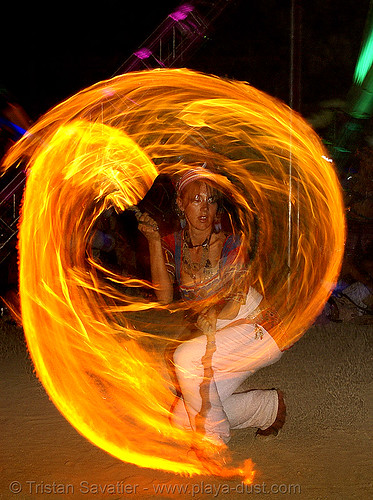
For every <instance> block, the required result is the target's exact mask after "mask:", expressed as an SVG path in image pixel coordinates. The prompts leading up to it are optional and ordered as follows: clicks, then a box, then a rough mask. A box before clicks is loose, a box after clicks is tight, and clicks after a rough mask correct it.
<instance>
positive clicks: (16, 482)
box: [0, 317, 373, 500]
mask: <svg viewBox="0 0 373 500" xmlns="http://www.w3.org/2000/svg"><path fill="white" fill-rule="evenodd" d="M0 333H1V342H0V355H1V360H0V361H1V365H0V369H1V378H0V385H1V429H2V430H1V441H2V444H1V449H2V454H1V480H0V498H1V499H13V498H14V499H16V498H17V499H30V498H31V499H34V498H35V499H38V498H61V499H70V498H71V499H74V500H75V499H87V498H89V499H96V498H97V499H101V498H112V499H119V498H132V499H135V498H136V499H138V498H157V499H168V498H175V497H178V498H197V499H211V498H221V499H237V500H238V499H242V498H248V497H249V498H253V497H254V498H257V499H261V498H269V497H273V496H274V497H276V498H277V497H281V498H302V500H306V499H307V500H308V499H312V500H317V499H320V500H321V499H328V500H329V499H338V500H340V499H342V500H343V499H346V500H350V499H359V500H364V499H368V498H369V499H370V498H373V488H372V465H373V458H372V449H373V447H372V431H373V422H372V418H371V416H372V413H373V382H372V359H373V324H372V321H371V320H370V321H369V320H368V321H367V320H365V324H357V323H351V322H350V323H329V324H325V325H319V326H313V327H312V328H311V329H310V330H309V331H308V332H307V333H306V334H305V336H304V337H303V338H302V339H301V340H300V341H299V342H298V343H297V344H296V345H295V346H294V347H293V348H292V349H290V350H289V351H287V352H286V353H285V354H284V356H283V357H282V359H281V360H280V361H279V362H278V363H277V364H275V365H273V366H271V367H268V368H265V369H262V370H261V371H259V372H258V373H256V374H255V375H254V376H253V377H251V378H250V379H249V380H248V381H247V383H246V384H245V388H271V387H280V388H281V389H283V390H284V391H285V394H286V402H287V407H288V418H287V422H286V424H285V426H284V428H283V430H282V431H281V433H280V434H279V435H278V436H277V437H268V438H263V437H255V431H254V430H253V429H245V430H240V431H235V432H234V434H233V437H232V440H231V443H230V447H231V449H232V450H233V453H234V456H235V457H237V458H239V459H245V458H248V457H251V458H252V460H253V461H254V463H255V464H256V469H257V471H258V472H257V476H256V480H255V485H254V486H252V487H248V486H247V487H244V486H242V484H240V483H239V482H237V481H225V480H221V481H219V480H218V479H215V478H211V477H209V476H205V477H193V478H184V477H178V476H176V475H173V474H170V473H165V472H162V471H155V470H150V469H141V468H139V467H137V466H134V465H131V464H127V463H123V462H121V461H119V460H117V459H116V458H113V457H112V456H110V455H108V454H106V453H105V452H104V451H102V450H100V449H99V448H97V447H95V446H93V445H92V444H90V443H89V442H88V441H87V440H86V439H84V438H83V437H82V436H81V435H80V434H78V433H77V432H76V431H75V430H74V429H73V428H72V427H71V426H70V424H69V423H68V422H67V421H66V420H65V419H64V418H63V417H62V416H61V415H60V413H59V412H58V411H57V409H56V408H55V407H54V405H53V404H52V403H51V402H50V401H49V399H48V396H47V395H46V393H45V392H44V389H43V387H42V386H41V385H40V383H39V382H38V380H37V379H36V377H35V376H34V374H33V369H32V365H31V362H30V361H29V359H28V356H27V352H26V348H25V346H24V342H23V333H22V330H21V329H20V328H18V327H15V326H14V325H11V324H10V323H9V318H6V317H5V318H1V322H0ZM162 489H163V491H162ZM12 490H13V492H12Z"/></svg>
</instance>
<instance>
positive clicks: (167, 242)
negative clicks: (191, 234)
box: [163, 231, 243, 301]
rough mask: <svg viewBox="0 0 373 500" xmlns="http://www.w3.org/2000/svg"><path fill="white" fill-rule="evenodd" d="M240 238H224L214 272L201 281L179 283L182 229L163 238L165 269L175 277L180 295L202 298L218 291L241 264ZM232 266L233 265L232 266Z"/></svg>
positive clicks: (186, 297)
mask: <svg viewBox="0 0 373 500" xmlns="http://www.w3.org/2000/svg"><path fill="white" fill-rule="evenodd" d="M240 245H241V240H240V237H239V236H238V235H233V234H230V235H228V236H227V238H226V239H225V242H224V245H223V248H222V252H221V258H220V261H219V266H218V267H217V269H216V273H215V274H213V275H212V276H211V277H209V278H208V279H207V280H205V281H202V282H201V283H196V284H193V285H184V284H181V265H182V260H183V259H182V257H183V255H182V252H183V231H179V232H178V233H172V234H170V235H167V236H165V237H164V238H163V248H164V251H165V256H166V268H167V271H168V272H169V273H170V274H171V275H172V276H173V278H174V279H176V281H177V283H178V285H179V290H180V294H181V297H182V298H183V299H184V300H185V301H188V300H193V301H196V300H197V301H198V300H204V299H206V298H208V297H211V296H213V295H215V294H216V293H218V292H219V291H220V290H222V289H223V288H224V286H225V285H226V284H227V282H228V281H230V279H232V277H233V272H234V268H237V266H238V265H240V264H243V261H242V258H241V257H240V252H239V250H240ZM233 266H234V267H233Z"/></svg>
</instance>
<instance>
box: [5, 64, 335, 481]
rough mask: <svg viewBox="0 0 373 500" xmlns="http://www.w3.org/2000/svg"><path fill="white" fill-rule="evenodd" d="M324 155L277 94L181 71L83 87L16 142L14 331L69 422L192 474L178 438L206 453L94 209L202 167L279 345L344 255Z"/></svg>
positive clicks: (158, 464) (229, 473)
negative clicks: (226, 209) (100, 243)
mask: <svg viewBox="0 0 373 500" xmlns="http://www.w3.org/2000/svg"><path fill="white" fill-rule="evenodd" d="M325 156H327V152H326V151H325V149H324V148H323V146H322V144H321V142H320V140H319V139H318V137H317V136H316V134H315V133H314V132H313V130H312V129H311V128H310V127H309V126H308V125H307V124H306V123H305V121H304V120H303V119H302V118H301V117H300V116H298V115H297V114H295V113H294V112H292V111H291V110H290V109H289V108H288V107H287V106H285V105H284V104H282V103H281V102H279V101H278V100H276V99H274V98H271V97H269V96H268V95H266V94H264V93H263V92H260V91H258V90H256V89H254V88H253V87H251V86H250V85H248V84H246V83H242V82H233V81H227V80H223V79H219V78H217V77H214V76H210V75H204V74H201V73H196V72H193V71H189V70H186V69H177V70H176V69H175V70H168V69H162V70H152V71H144V72H138V73H129V74H124V75H121V76H119V77H116V78H114V79H111V80H108V81H104V82H100V83H98V84H96V85H93V86H92V87H90V88H88V89H85V90H83V91H81V92H80V93H78V94H76V95H75V96H73V97H71V98H70V99H68V100H66V101H65V102H63V103H62V104H60V105H58V106H57V107H55V108H54V109H52V110H51V111H49V112H48V113H47V114H46V115H44V116H43V117H42V118H41V119H40V120H39V121H38V122H37V123H36V124H35V125H34V126H33V127H32V129H30V130H29V132H28V134H27V135H26V136H25V137H24V138H22V139H21V140H20V141H19V142H18V143H17V144H16V145H15V147H14V148H13V149H12V150H11V152H10V154H9V155H8V157H7V159H6V167H9V166H10V165H12V164H14V163H16V162H19V161H20V160H21V159H22V160H26V161H27V173H28V178H27V183H26V190H25V195H24V201H23V208H22V221H21V224H20V232H19V252H20V298H21V308H22V321H23V326H24V331H25V335H26V339H27V343H28V347H29V351H30V353H31V356H32V359H33V362H34V364H35V368H36V372H37V374H38V376H39V378H40V380H41V381H42V383H43V385H44V387H45V389H46V390H47V392H48V394H49V396H50V398H51V399H52V401H53V402H54V403H55V405H56V406H57V408H58V409H59V410H60V412H61V413H62V414H63V415H64V416H65V418H66V419H67V420H68V421H69V422H70V423H71V424H72V425H73V426H74V427H75V428H76V429H77V430H78V431H79V432H80V433H81V434H83V435H84V436H85V437H86V438H87V439H89V440H90V441H91V442H93V443H94V444H96V445H97V446H99V447H101V448H102V449H104V450H106V451H107V452H108V453H110V454H112V455H114V456H115V457H118V458H119V459H121V460H123V461H126V462H131V463H134V464H137V465H139V466H142V467H149V468H154V469H163V470H167V471H173V472H176V473H179V474H189V475H193V474H205V473H206V470H205V469H204V467H203V466H202V465H201V463H200V462H199V460H198V459H197V457H196V456H195V455H194V454H193V453H190V452H188V450H189V449H190V447H191V446H192V445H193V446H197V447H200V448H201V449H203V450H204V451H205V452H206V455H207V456H209V454H210V451H211V452H212V450H209V446H210V444H209V443H208V442H207V441H206V440H203V439H202V438H203V436H201V435H198V434H197V433H194V434H191V433H189V432H186V431H184V430H180V429H176V428H175V427H173V426H172V425H171V424H170V421H169V412H170V410H169V409H170V407H171V404H172V402H173V399H174V396H173V392H172V390H171V388H170V382H169V379H168V378H167V374H166V373H165V368H164V366H163V362H162V360H161V358H162V356H161V355H160V354H159V352H160V348H162V346H163V345H164V343H165V342H166V339H163V338H161V337H158V338H155V337H152V335H150V334H148V333H145V332H142V331H139V330H138V329H135V328H134V326H133V324H132V323H131V321H130V320H129V319H128V315H126V313H127V312H131V311H132V312H133V311H140V310H147V309H151V308H156V307H161V306H160V305H159V304H156V303H149V302H147V301H146V300H145V299H144V300H142V299H140V298H136V299H134V298H133V297H130V296H128V295H125V294H124V293H120V292H119V291H118V290H119V288H118V286H117V285H118V284H121V285H123V287H128V286H130V287H136V286H144V285H145V284H144V283H142V282H139V281H137V280H135V279H133V277H131V276H118V275H115V274H113V273H112V272H111V271H109V270H107V269H105V268H103V267H101V266H100V264H99V263H98V262H97V261H95V259H94V258H93V256H92V253H91V250H90V241H91V237H92V231H93V229H94V226H95V223H96V221H97V219H98V217H99V216H100V215H101V214H102V213H103V212H104V211H105V210H107V209H109V208H114V209H115V210H116V211H117V212H121V211H123V210H124V209H126V208H127V207H129V206H131V205H134V204H137V203H138V202H139V201H140V200H141V199H142V198H143V196H144V195H145V193H146V192H147V190H148V189H149V188H150V186H151V184H152V182H153V181H154V179H155V177H156V176H157V175H158V174H159V173H161V172H162V173H167V172H169V173H175V172H181V171H182V170H183V169H185V168H188V166H190V165H195V164H202V163H203V162H205V161H206V160H207V161H208V162H209V163H210V164H212V165H214V166H216V169H217V171H218V173H219V174H220V175H218V176H217V179H218V180H217V182H219V183H220V185H221V186H222V189H225V190H227V191H229V192H230V193H231V196H232V198H233V199H234V200H235V203H236V205H237V211H238V214H239V217H240V223H241V226H242V231H243V233H244V241H245V243H246V247H247V251H248V252H249V254H250V255H251V260H250V267H249V270H248V277H247V279H250V283H251V285H252V286H253V287H254V288H256V289H257V290H258V291H260V293H262V294H263V295H264V296H265V298H266V299H267V300H268V301H269V302H270V303H271V304H272V305H273V307H274V308H275V309H276V310H277V312H278V314H279V316H280V318H281V328H279V329H278V330H276V331H274V332H273V335H274V337H275V338H276V340H277V342H278V343H279V345H281V346H282V347H289V346H290V345H292V344H293V343H294V342H296V341H297V340H298V339H299V338H300V337H301V335H302V334H303V333H304V331H305V330H306V329H307V327H309V326H310V324H311V323H312V322H313V321H314V319H315V317H316V316H317V315H318V314H319V313H320V312H321V310H322V308H323V306H324V304H325V301H326V300H327V298H328V297H329V294H330V292H331V289H332V287H333V285H334V283H335V281H336V279H337V276H338V273H339V270H340V266H341V261H342V256H343V246H344V238H345V225H344V209H343V203H342V197H341V191H340V186H339V183H338V179H337V176H336V174H335V172H334V169H333V167H332V166H331V165H330V163H329V162H328V161H327V160H326V159H325ZM254 226H256V228H257V229H256V231H254ZM114 283H115V285H116V286H114ZM123 289H124V288H123ZM177 307H179V308H180V307H182V304H178V305H177V306H173V308H174V309H176V308H177ZM221 475H222V476H223V477H233V476H240V477H241V478H244V479H245V480H246V481H247V482H250V481H252V480H253V467H252V464H251V462H250V461H247V462H246V463H245V464H244V465H243V466H240V467H238V468H234V467H233V466H230V465H227V468H226V469H225V470H224V471H221Z"/></svg>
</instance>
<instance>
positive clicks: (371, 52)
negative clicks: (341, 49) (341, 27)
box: [354, 2, 373, 85]
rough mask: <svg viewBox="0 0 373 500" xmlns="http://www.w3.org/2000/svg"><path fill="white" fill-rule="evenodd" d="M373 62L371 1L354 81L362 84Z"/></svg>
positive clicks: (372, 9) (372, 11)
mask: <svg viewBox="0 0 373 500" xmlns="http://www.w3.org/2000/svg"><path fill="white" fill-rule="evenodd" d="M372 63H373V2H372V3H371V6H370V9H369V13H368V18H367V21H366V26H365V36H364V38H363V44H362V47H361V51H360V55H359V59H358V60H357V63H356V67H355V73H354V82H355V83H356V84H357V85H361V84H362V83H363V80H364V78H365V76H366V74H367V73H368V71H369V69H370V67H371V66H372Z"/></svg>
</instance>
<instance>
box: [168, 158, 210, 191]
mask: <svg viewBox="0 0 373 500" xmlns="http://www.w3.org/2000/svg"><path fill="white" fill-rule="evenodd" d="M204 165H206V163H204V164H203V166H202V167H197V168H193V169H192V170H188V171H187V172H186V173H185V174H184V175H183V176H182V177H181V178H180V180H179V182H178V183H177V191H178V193H181V191H183V189H185V188H186V186H187V185H188V184H190V183H191V182H194V181H199V180H201V179H211V175H212V172H210V170H207V168H204Z"/></svg>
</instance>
